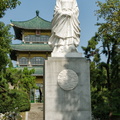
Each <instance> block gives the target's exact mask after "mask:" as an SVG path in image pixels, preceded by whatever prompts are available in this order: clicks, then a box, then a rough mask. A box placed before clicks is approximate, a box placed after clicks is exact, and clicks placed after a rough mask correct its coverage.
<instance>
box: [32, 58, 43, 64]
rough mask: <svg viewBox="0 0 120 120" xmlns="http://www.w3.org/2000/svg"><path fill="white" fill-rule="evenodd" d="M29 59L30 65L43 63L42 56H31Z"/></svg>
mask: <svg viewBox="0 0 120 120" xmlns="http://www.w3.org/2000/svg"><path fill="white" fill-rule="evenodd" d="M30 61H31V64H32V65H43V64H44V58H42V57H33V58H32V59H31V60H30Z"/></svg>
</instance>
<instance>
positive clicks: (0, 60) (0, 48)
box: [0, 22, 12, 71]
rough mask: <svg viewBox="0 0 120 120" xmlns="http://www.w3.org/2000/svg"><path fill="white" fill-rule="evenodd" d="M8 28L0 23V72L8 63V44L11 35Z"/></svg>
mask: <svg viewBox="0 0 120 120" xmlns="http://www.w3.org/2000/svg"><path fill="white" fill-rule="evenodd" d="M9 30H10V26H9V25H7V26H5V24H4V23H3V22H0V71H1V70H2V69H3V68H5V67H6V66H7V64H8V63H9V59H8V55H7V54H8V53H9V51H10V43H11V39H12V35H11V34H10V32H9Z"/></svg>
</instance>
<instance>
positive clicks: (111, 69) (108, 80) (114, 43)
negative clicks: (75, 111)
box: [82, 0, 120, 120]
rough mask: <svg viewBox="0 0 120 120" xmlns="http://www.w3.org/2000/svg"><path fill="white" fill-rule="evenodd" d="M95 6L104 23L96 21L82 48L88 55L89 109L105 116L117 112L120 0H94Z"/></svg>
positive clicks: (99, 17) (118, 97)
mask: <svg viewBox="0 0 120 120" xmlns="http://www.w3.org/2000/svg"><path fill="white" fill-rule="evenodd" d="M97 6H98V7H99V9H98V10H97V11H96V15H97V17H98V20H99V19H101V18H102V19H103V20H104V23H97V26H99V28H98V32H96V33H95V36H93V37H92V38H91V40H89V41H88V46H87V47H82V48H83V50H84V51H85V55H86V57H87V58H89V59H91V90H92V111H93V114H94V116H95V117H96V118H101V119H102V120H106V119H108V115H109V113H111V112H112V113H114V112H119V113H120V103H119V99H120V88H119V84H120V1H119V0H106V1H105V3H103V2H100V1H97ZM103 57H104V58H105V59H106V60H104V61H102V58H103Z"/></svg>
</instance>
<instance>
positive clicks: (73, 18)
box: [48, 0, 80, 48]
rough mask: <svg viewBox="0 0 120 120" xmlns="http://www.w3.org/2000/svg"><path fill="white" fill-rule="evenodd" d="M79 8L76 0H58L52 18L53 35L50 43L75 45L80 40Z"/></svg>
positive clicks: (54, 44) (53, 44)
mask: <svg viewBox="0 0 120 120" xmlns="http://www.w3.org/2000/svg"><path fill="white" fill-rule="evenodd" d="M78 16H79V9H78V6H77V2H76V0H56V6H55V10H54V17H53V20H52V35H51V37H50V39H49V41H48V44H49V45H50V46H52V47H53V48H54V47H55V46H57V47H59V46H65V45H68V46H69V45H74V46H75V47H77V46H78V45H79V42H80V28H79V21H78Z"/></svg>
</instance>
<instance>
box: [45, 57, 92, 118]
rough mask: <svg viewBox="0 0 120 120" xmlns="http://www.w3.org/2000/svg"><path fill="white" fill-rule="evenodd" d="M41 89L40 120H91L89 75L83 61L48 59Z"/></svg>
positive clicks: (87, 66)
mask: <svg viewBox="0 0 120 120" xmlns="http://www.w3.org/2000/svg"><path fill="white" fill-rule="evenodd" d="M44 88H45V90H44V92H45V93H44V94H45V96H44V97H45V98H44V100H45V101H44V120H91V97H90V71H89V61H87V60H86V59H85V58H82V57H74V58H73V57H71V58H70V57H69V58H62V57H59V58H58V57H51V58H48V60H46V61H45V80H44Z"/></svg>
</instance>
